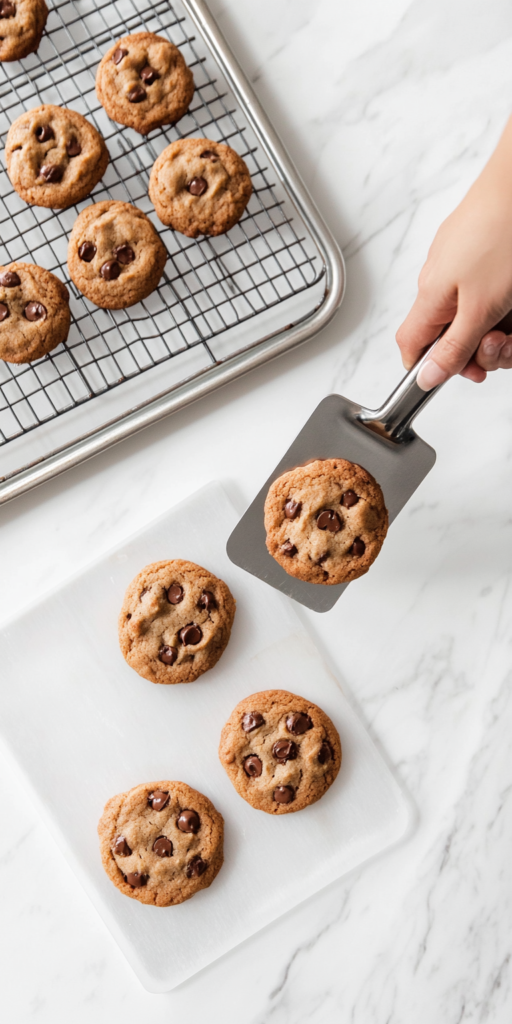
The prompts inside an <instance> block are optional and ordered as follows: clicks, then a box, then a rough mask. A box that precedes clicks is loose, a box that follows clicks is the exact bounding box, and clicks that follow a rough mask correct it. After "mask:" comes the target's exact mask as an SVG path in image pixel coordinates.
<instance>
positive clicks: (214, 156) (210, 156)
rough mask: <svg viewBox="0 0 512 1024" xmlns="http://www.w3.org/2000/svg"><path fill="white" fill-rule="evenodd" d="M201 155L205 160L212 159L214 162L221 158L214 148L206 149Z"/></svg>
mask: <svg viewBox="0 0 512 1024" xmlns="http://www.w3.org/2000/svg"><path fill="white" fill-rule="evenodd" d="M201 156H202V158H203V160H211V161H212V163H215V162H216V161H217V160H218V159H219V158H218V156H217V154H216V153H214V152H213V149H204V150H203V152H202V153H201Z"/></svg>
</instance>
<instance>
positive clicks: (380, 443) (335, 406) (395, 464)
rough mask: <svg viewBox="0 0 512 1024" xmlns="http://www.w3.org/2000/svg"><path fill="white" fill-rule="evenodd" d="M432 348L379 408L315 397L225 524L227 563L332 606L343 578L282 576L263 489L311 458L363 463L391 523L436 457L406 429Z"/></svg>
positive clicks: (300, 597) (322, 606)
mask: <svg viewBox="0 0 512 1024" xmlns="http://www.w3.org/2000/svg"><path fill="white" fill-rule="evenodd" d="M432 348H433V346H431V347H430V349H429V350H428V351H427V352H426V353H425V354H424V355H423V356H422V358H421V359H420V360H419V362H418V363H416V366H414V367H413V369H412V370H410V371H409V373H408V374H406V376H405V377H404V379H403V380H402V381H401V383H400V384H399V385H398V387H397V389H396V391H394V392H393V394H392V395H391V396H390V397H389V398H388V399H387V401H386V402H384V405H382V406H381V408H380V409H376V410H371V409H363V408H362V407H361V406H360V405H356V403H355V402H351V401H350V400H349V399H348V398H343V397H342V396H341V395H329V397H328V398H324V400H323V401H322V402H320V405H319V406H317V408H316V409H315V411H314V413H313V415H312V416H311V417H310V418H309V420H308V422H307V423H306V425H305V427H304V428H303V429H302V430H301V432H300V434H299V435H298V437H296V438H295V441H294V442H293V444H292V445H291V447H290V448H289V449H288V451H287V452H286V455H285V456H284V458H282V459H281V462H280V463H279V465H278V466H276V468H275V469H274V472H273V473H272V474H271V476H269V478H268V480H267V482H266V483H265V484H264V486H263V487H262V488H261V491H260V492H259V494H258V495H257V497H256V498H255V499H254V501H253V503H252V505H250V506H249V508H248V509H247V512H246V513H245V515H244V516H243V517H242V519H241V520H240V522H239V523H238V526H236V527H235V529H234V530H233V533H232V534H231V536H230V538H229V540H228V543H227V552H228V555H229V557H230V559H231V561H232V562H234V563H235V565H239V566H241V568H242V569H246V570H247V572H250V573H252V574H253V576H259V578H260V579H262V580H264V581H265V583H269V584H270V586H271V587H275V588H276V589H277V590H281V591H282V592H283V594H288V597H293V599H294V600H295V601H299V602H300V604H304V605H306V606H307V607H308V608H312V609H313V611H315V612H326V611H329V609H330V608H332V607H333V605H334V604H336V601H337V600H338V598H339V597H340V596H341V594H342V593H343V591H344V590H345V588H346V587H347V586H348V584H347V583H340V584H339V585H338V586H322V584H314V583H304V582H303V581H302V580H297V579H295V578H294V577H293V576H288V574H287V573H286V572H285V571H284V569H282V568H281V566H280V565H279V564H278V562H276V561H275V560H274V559H273V558H272V556H271V555H270V554H269V553H268V551H267V548H266V546H265V528H264V525H263V506H264V504H265V498H266V496H267V493H268V489H269V487H270V485H271V483H272V482H273V481H274V480H275V479H276V478H277V477H278V476H281V474H282V473H285V472H286V471H287V470H289V469H293V468H294V467H295V466H301V465H304V464H305V463H307V462H310V461H311V460H312V459H331V458H342V459H348V460H349V461H350V462H357V463H358V464H359V465H360V466H363V467H364V468H365V469H367V470H368V471H369V472H370V473H371V474H372V475H373V476H374V477H375V479H376V480H377V481H378V483H379V484H380V486H381V487H382V490H383V492H384V499H385V502H386V505H387V508H388V511H389V521H390V523H391V522H393V519H395V517H396V516H397V515H398V513H399V512H401V510H402V509H403V507H404V505H405V504H406V502H408V501H409V498H410V497H411V495H412V494H414V491H415V490H416V488H417V487H419V485H420V483H421V481H422V480H423V479H424V477H426V475H427V473H429V472H430V470H431V469H432V466H433V465H434V462H435V461H436V453H435V451H434V449H433V448H431V447H430V445H429V444H426V442H425V441H422V439H421V437H418V435H417V434H416V432H415V431H414V430H413V428H412V422H413V420H414V417H415V416H416V415H417V413H419V412H420V410H421V409H422V408H423V407H424V406H425V405H426V404H427V402H429V401H430V399H431V398H432V396H433V395H434V394H435V392H436V391H438V390H439V388H433V389H432V390H431V391H422V390H421V388H419V387H418V385H417V383H416V379H417V376H418V373H419V370H420V368H421V366H422V365H423V363H424V362H425V361H426V359H427V358H428V356H429V354H430V352H431V350H432ZM370 571H371V570H370Z"/></svg>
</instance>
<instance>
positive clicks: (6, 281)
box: [0, 270, 21, 288]
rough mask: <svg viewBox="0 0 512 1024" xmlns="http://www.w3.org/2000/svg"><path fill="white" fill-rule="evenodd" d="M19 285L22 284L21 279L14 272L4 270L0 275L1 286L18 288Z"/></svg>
mask: <svg viewBox="0 0 512 1024" xmlns="http://www.w3.org/2000/svg"><path fill="white" fill-rule="evenodd" d="M19 284H21V281H20V278H19V277H18V275H17V274H16V273H15V272H14V270H4V272H3V273H2V274H0V285H3V286H4V288H17V287H18V285H19Z"/></svg>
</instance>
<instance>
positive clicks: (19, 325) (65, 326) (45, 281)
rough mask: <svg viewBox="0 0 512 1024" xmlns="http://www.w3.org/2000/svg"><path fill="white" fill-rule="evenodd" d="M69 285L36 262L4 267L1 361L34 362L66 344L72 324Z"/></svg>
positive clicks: (0, 289) (0, 274) (0, 272)
mask: <svg viewBox="0 0 512 1024" xmlns="http://www.w3.org/2000/svg"><path fill="white" fill-rule="evenodd" d="M70 319H71V317H70V312H69V297H68V290H67V288H66V285H65V284H63V283H62V281H59V278H58V277H55V275H54V274H51V273H50V271H49V270H45V269H44V268H43V267H36V266H35V264H34V263H10V264H9V266H8V267H0V359H5V360H6V362H8V363H31V362H32V360H33V359H40V357H41V356H45V355H46V353H47V352H50V351H51V350H52V349H53V348H56V347H57V345H60V343H61V341H65V340H66V338H67V336H68V332H69V324H70Z"/></svg>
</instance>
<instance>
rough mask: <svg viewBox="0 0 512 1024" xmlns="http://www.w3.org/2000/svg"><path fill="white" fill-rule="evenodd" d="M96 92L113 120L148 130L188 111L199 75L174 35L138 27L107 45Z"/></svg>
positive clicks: (174, 120)
mask: <svg viewBox="0 0 512 1024" xmlns="http://www.w3.org/2000/svg"><path fill="white" fill-rule="evenodd" d="M96 93H97V96H98V99H99V101H100V103H101V104H102V106H104V108H105V110H106V111H107V114H108V116H109V117H111V118H112V120H113V121H117V122H118V123H119V124H125V125H127V127H128V128H135V131H137V132H140V133H141V135H147V133H148V132H151V131H153V129H154V128H160V127H161V125H163V124H175V123H176V121H179V119H180V117H183V115H184V114H186V112H187V110H188V108H189V105H190V101H191V99H192V96H193V95H194V78H193V75H192V72H191V70H190V68H189V67H187V65H186V63H185V61H184V59H183V57H182V55H181V53H180V51H179V50H178V48H177V47H176V46H174V45H173V43H170V42H169V40H168V39H163V38H162V36H156V35H155V34H154V33H153V32H136V33H135V34H134V35H132V36H124V37H123V39H120V40H119V42H118V43H115V44H114V46H111V47H110V50H107V52H106V54H105V56H104V57H103V59H102V61H101V63H100V65H99V68H98V72H97V75H96Z"/></svg>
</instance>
